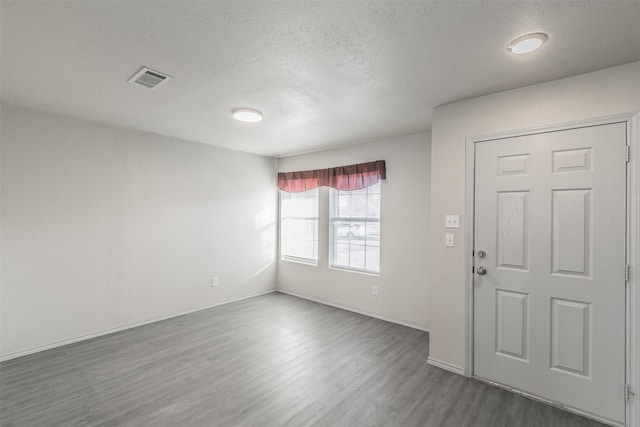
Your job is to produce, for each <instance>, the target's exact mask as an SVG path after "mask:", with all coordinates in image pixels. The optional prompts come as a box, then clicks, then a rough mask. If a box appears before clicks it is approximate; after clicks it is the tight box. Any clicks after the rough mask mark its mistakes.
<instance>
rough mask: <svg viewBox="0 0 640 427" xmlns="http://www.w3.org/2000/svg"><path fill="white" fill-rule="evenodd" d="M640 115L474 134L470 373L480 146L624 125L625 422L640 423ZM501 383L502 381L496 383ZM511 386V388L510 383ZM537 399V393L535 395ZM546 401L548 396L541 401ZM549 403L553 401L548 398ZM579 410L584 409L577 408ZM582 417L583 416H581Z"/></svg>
mask: <svg viewBox="0 0 640 427" xmlns="http://www.w3.org/2000/svg"><path fill="white" fill-rule="evenodd" d="M638 117H639V113H628V114H620V115H614V116H608V117H603V118H597V119H590V120H584V121H577V122H569V123H562V124H556V125H549V126H540V127H534V128H527V129H521V130H515V131H508V132H499V133H493V134H487V135H479V136H470V137H467V138H466V141H465V225H464V228H465V233H464V234H465V236H464V237H465V240H464V242H465V245H464V246H465V247H464V256H465V261H464V267H465V271H466V275H465V282H466V283H465V367H464V369H465V375H466V376H468V377H473V376H474V367H473V356H474V354H473V343H474V336H473V334H474V316H473V313H474V307H473V305H474V279H475V277H474V273H473V272H472V267H473V265H474V257H473V251H474V246H475V242H474V222H475V218H474V207H475V206H474V199H475V146H476V145H475V144H477V143H480V142H485V141H491V140H496V139H505V138H513V137H517V136H525V135H532V134H539V133H547V132H556V131H561V130H568V129H574V128H582V127H590V126H597V125H605V124H612V123H621V122H622V123H625V124H626V127H627V141H628V145H629V146H630V147H631V153H630V154H631V156H630V161H629V163H628V164H627V195H626V199H627V200H626V205H627V224H626V226H627V233H626V235H627V239H626V257H627V261H626V263H627V264H628V265H629V266H630V271H631V274H630V277H629V279H630V280H629V281H627V284H626V325H625V326H626V339H625V341H626V352H625V354H626V363H625V365H626V366H625V377H626V378H625V381H626V383H627V384H628V385H629V387H630V390H631V391H632V392H633V393H635V395H631V396H630V398H629V401H628V402H626V414H625V418H626V425H627V426H640V404H639V400H640V316H639V314H640V313H639V309H640V290H639V289H638V288H639V287H640V280H639V279H640V135H639V134H638ZM495 385H498V386H500V385H499V384H495ZM507 388H508V387H507ZM530 397H534V396H530ZM542 400H544V399H542ZM547 403H549V402H548V401H547ZM574 412H577V413H579V411H574ZM580 415H584V414H581V413H580Z"/></svg>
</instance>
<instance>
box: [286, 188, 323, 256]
mask: <svg viewBox="0 0 640 427" xmlns="http://www.w3.org/2000/svg"><path fill="white" fill-rule="evenodd" d="M280 194H281V203H280V212H281V216H280V227H281V256H282V257H283V258H285V257H293V258H300V259H303V260H308V261H312V262H313V261H315V262H317V260H318V189H317V188H316V189H313V190H309V191H305V192H303V193H287V192H281V193H280Z"/></svg>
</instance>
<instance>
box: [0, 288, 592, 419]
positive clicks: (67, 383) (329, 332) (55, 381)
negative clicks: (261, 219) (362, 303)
mask: <svg viewBox="0 0 640 427" xmlns="http://www.w3.org/2000/svg"><path fill="white" fill-rule="evenodd" d="M427 354H428V334H427V333H425V332H422V331H418V330H415V329H411V328H408V327H404V326H400V325H396V324H393V323H389V322H385V321H382V320H377V319H373V318H370V317H367V316H363V315H359V314H355V313H351V312H348V311H344V310H340V309H337V308H333V307H329V306H325V305H322V304H318V303H314V302H311V301H307V300H303V299H299V298H295V297H292V296H289V295H285V294H281V293H272V294H268V295H264V296H260V297H256V298H252V299H248V300H244V301H240V302H235V303H231V304H227V305H223V306H219V307H216V308H212V309H208V310H203V311H200V312H197V313H193V314H188V315H184V316H180V317H176V318H173V319H169V320H164V321H161V322H157V323H153V324H150V325H146V326H141V327H138V328H135V329H130V330H127V331H123V332H118V333H115V334H111V335H107V336H103V337H100V338H95V339H92V340H89V341H84V342H80V343H76V344H72V345H68V346H65V347H60V348H56V349H53V350H49V351H45V352H41V353H38V354H34V355H30V356H26V357H22V358H19V359H14V360H10V361H6V362H4V363H2V364H0V425H2V426H4V427H9V426H38V427H40V426H47V427H48V426H104V427H106V426H154V427H161V426H180V427H184V426H199V427H207V426H292V427H298V426H330V427H338V426H349V427H357V426H394V427H396V426H491V427H497V426H536V427H539V426H562V427H569V426H600V425H601V424H598V423H596V422H593V421H589V420H587V419H585V418H582V417H579V416H577V415H573V414H570V413H567V412H564V411H561V410H559V409H556V408H553V407H550V406H547V405H544V404H542V403H538V402H534V401H532V400H529V399H527V398H525V397H522V396H518V395H515V394H512V393H510V392H507V391H504V390H501V389H498V388H495V387H491V386H489V385H487V384H484V383H481V382H479V381H475V380H472V379H469V378H465V377H462V376H459V375H456V374H453V373H450V372H447V371H444V370H442V369H439V368H436V367H433V366H429V365H427V363H426V360H427Z"/></svg>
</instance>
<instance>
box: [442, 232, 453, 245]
mask: <svg viewBox="0 0 640 427" xmlns="http://www.w3.org/2000/svg"><path fill="white" fill-rule="evenodd" d="M444 245H445V246H448V247H450V248H452V247H454V246H455V238H454V236H453V233H447V234H446V235H445V239H444Z"/></svg>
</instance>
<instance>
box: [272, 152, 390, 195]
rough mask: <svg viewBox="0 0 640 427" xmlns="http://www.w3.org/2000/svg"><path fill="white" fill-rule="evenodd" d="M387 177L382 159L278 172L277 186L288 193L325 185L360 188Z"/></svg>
mask: <svg viewBox="0 0 640 427" xmlns="http://www.w3.org/2000/svg"><path fill="white" fill-rule="evenodd" d="M381 179H387V168H386V165H385V162H384V160H376V161H375V162H369V163H359V164H357V165H349V166H339V167H336V168H329V169H316V170H310V171H300V172H280V173H278V188H279V189H280V190H282V191H287V192H290V193H299V192H302V191H307V190H311V189H313V188H316V187H321V186H326V187H332V188H335V189H336V190H360V189H362V188H366V187H369V186H370V185H374V184H376V183H378V181H380V180H381Z"/></svg>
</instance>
